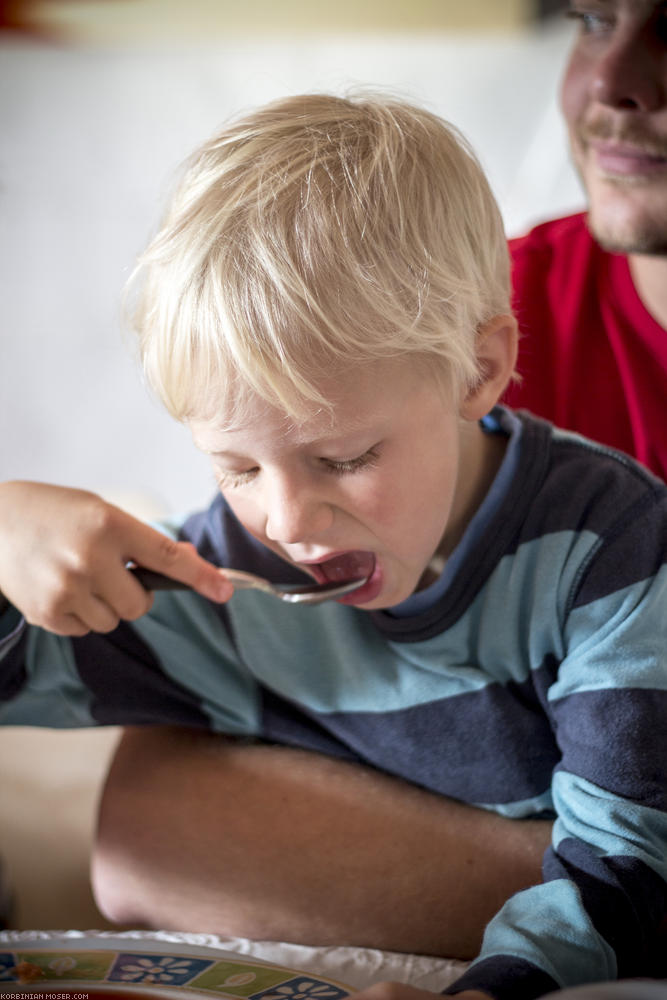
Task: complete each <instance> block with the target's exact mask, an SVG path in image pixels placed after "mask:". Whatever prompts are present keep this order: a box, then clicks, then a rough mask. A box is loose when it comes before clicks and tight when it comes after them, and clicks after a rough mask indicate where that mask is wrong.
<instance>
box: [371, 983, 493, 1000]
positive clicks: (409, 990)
mask: <svg viewBox="0 0 667 1000" xmlns="http://www.w3.org/2000/svg"><path fill="white" fill-rule="evenodd" d="M454 995H455V997H456V1000H490V997H489V994H488V993H480V992H479V991H478V990H464V992H463V993H456V994H454ZM435 997H438V1000H442V994H441V993H432V992H431V991H430V990H420V989H417V987H416V986H406V985H405V984H404V983H376V984H375V986H370V987H369V988H368V989H367V990H361V991H360V992H359V993H355V994H354V1000H434V998H435Z"/></svg>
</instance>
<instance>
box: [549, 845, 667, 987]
mask: <svg viewBox="0 0 667 1000" xmlns="http://www.w3.org/2000/svg"><path fill="white" fill-rule="evenodd" d="M544 878H545V881H546V880H550V879H559V878H569V879H571V880H573V881H575V882H576V884H577V887H578V889H579V892H580V893H581V897H582V902H583V905H584V906H585V908H586V912H587V913H588V915H589V916H590V918H591V920H592V922H593V925H594V926H595V929H596V930H597V932H598V933H599V934H601V935H602V937H603V938H604V939H605V941H607V942H608V943H609V944H610V945H611V947H612V948H613V949H614V952H615V954H616V962H617V965H618V976H619V978H629V977H631V976H640V975H642V974H643V973H644V972H645V970H646V969H647V968H650V963H651V961H652V958H653V955H654V951H655V943H656V941H655V939H656V933H657V930H658V927H659V926H660V923H661V921H662V918H663V916H664V915H665V913H667V886H666V885H665V883H664V882H663V881H662V879H660V878H659V877H658V876H657V875H656V873H655V872H654V871H652V870H651V869H650V868H648V867H647V866H646V865H644V864H643V863H642V862H641V861H638V860H637V859H636V858H632V857H627V856H626V857H620V858H618V857H617V858H612V857H605V858H601V857H598V856H597V855H596V854H595V853H593V852H592V851H591V850H590V848H588V847H587V845H586V844H583V843H581V842H580V841H577V840H574V839H570V838H568V839H565V840H561V841H560V843H559V845H558V853H557V854H556V853H555V852H554V851H548V852H547V855H546V858H545V864H544Z"/></svg>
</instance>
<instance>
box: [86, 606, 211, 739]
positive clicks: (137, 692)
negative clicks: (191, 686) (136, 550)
mask: <svg viewBox="0 0 667 1000" xmlns="http://www.w3.org/2000/svg"><path fill="white" fill-rule="evenodd" d="M72 648H73V650H74V657H75V661H76V668H77V671H78V673H79V676H80V677H81V680H82V681H83V683H84V684H85V685H86V687H87V688H88V689H89V691H90V693H91V696H92V701H91V709H90V710H91V714H92V716H93V718H94V719H95V720H96V721H97V722H98V723H99V724H100V725H129V726H132V725H143V724H147V723H154V724H156V725H169V724H174V725H183V726H198V727H203V728H210V720H209V718H208V716H207V715H206V714H205V713H204V712H203V711H202V709H201V707H200V705H199V700H198V698H197V697H196V696H195V694H194V693H193V692H192V691H189V690H188V689H187V688H184V687H182V686H181V685H180V684H178V683H177V682H176V681H174V680H173V679H172V678H170V677H168V676H167V675H166V674H165V673H164V672H163V671H162V668H161V666H160V663H159V661H158V659H157V658H156V656H155V654H154V653H153V652H152V651H151V649H150V648H149V647H148V646H147V645H146V643H145V642H143V640H142V639H140V638H139V636H138V635H137V633H136V632H134V631H133V630H132V627H131V626H130V625H128V624H127V623H126V622H121V624H120V625H119V626H118V628H117V629H115V630H114V631H113V632H110V633H109V634H108V635H96V634H94V633H90V634H89V635H87V636H84V637H83V638H81V639H75V640H73V642H72Z"/></svg>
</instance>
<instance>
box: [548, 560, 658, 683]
mask: <svg viewBox="0 0 667 1000" xmlns="http://www.w3.org/2000/svg"><path fill="white" fill-rule="evenodd" d="M666 600H667V566H665V567H663V568H662V569H661V570H660V572H659V573H658V574H657V575H656V576H655V577H654V578H652V579H649V580H641V581H639V582H638V583H635V584H632V585H631V586H629V587H625V588H623V590H619V591H616V592H615V593H613V594H609V595H608V596H607V597H604V598H601V599H600V600H598V601H593V602H591V603H590V604H586V605H584V606H582V607H580V608H573V610H572V611H571V613H570V615H569V619H568V622H567V627H566V639H567V646H568V649H569V650H571V651H572V653H571V655H569V656H568V657H566V658H565V659H564V660H563V662H562V663H561V666H560V670H559V678H558V681H557V682H556V683H555V684H554V685H553V686H552V687H551V688H550V690H549V698H550V699H551V700H552V701H555V700H557V699H559V698H564V697H566V696H568V695H571V694H574V693H577V692H580V691H595V690H601V689H605V688H612V689H617V688H622V687H632V688H645V689H652V690H657V691H666V690H667V657H666V656H665V650H667V614H666V613H665V601H666Z"/></svg>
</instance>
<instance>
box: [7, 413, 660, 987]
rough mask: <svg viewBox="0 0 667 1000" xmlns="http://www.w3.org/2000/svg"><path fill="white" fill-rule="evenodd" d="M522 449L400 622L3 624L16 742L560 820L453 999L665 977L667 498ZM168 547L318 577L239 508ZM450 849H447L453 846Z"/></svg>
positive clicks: (590, 462)
mask: <svg viewBox="0 0 667 1000" xmlns="http://www.w3.org/2000/svg"><path fill="white" fill-rule="evenodd" d="M486 429H487V430H488V431H489V433H503V434H506V435H508V437H509V445H508V448H507V451H506V455H505V459H504V462H503V465H502V466H501V468H500V471H499V473H498V475H497V477H496V480H495V482H494V484H493V485H492V487H491V490H490V491H489V493H488V495H487V497H486V498H485V500H484V502H483V503H482V505H481V506H480V508H479V509H478V511H477V513H476V514H475V516H474V517H473V519H472V520H471V522H470V524H469V525H468V528H467V530H466V532H465V534H464V536H463V538H462V539H461V541H460V543H459V545H458V547H457V549H456V550H455V552H454V553H453V554H452V555H451V557H450V559H449V560H448V562H447V564H446V565H445V568H444V570H443V572H442V575H441V576H440V578H439V579H438V580H437V581H436V582H435V583H433V584H432V586H431V587H429V588H428V589H427V590H425V591H422V592H420V593H418V594H415V595H413V597H411V598H410V599H409V600H408V601H406V602H404V603H403V604H402V605H398V606H397V607H394V608H390V609H387V610H383V611H374V612H364V611H362V610H360V609H358V608H354V607H351V606H345V605H341V604H337V603H335V602H328V603H326V604H322V605H319V606H315V607H303V606H297V605H289V604H284V603H281V602H279V601H276V600H275V599H273V598H272V597H270V596H267V595H266V594H262V593H258V592H255V591H240V592H238V593H237V594H235V595H234V597H233V598H232V600H231V601H230V602H229V603H228V604H225V605H220V606H218V605H214V604H212V603H209V602H207V601H205V600H204V599H202V598H200V597H198V596H197V595H195V594H192V593H187V592H185V593H184V592H167V593H161V594H158V595H156V600H155V603H154V606H153V608H152V610H151V611H150V613H149V614H147V615H145V616H144V617H143V618H141V619H139V620H138V621H136V622H134V623H132V624H128V623H122V624H121V625H120V626H119V627H118V628H117V629H116V630H115V631H114V632H112V633H110V634H108V635H92V634H91V635H88V636H85V637H83V638H80V639H79V638H77V639H63V638H61V637H59V636H55V635H52V634H50V633H47V632H45V631H43V630H40V629H37V628H32V627H26V626H25V625H24V624H23V623H22V622H21V621H20V616H19V615H18V612H16V611H15V610H14V609H10V610H9V611H7V612H6V613H5V615H4V616H3V617H2V619H1V621H0V624H2V626H3V628H2V632H1V633H0V635H2V636H4V639H3V640H2V644H1V645H0V654H3V655H4V662H3V665H2V668H1V669H0V698H1V701H0V722H4V723H6V724H29V725H44V724H48V725H50V726H64V727H71V726H89V725H98V724H106V723H113V724H132V725H137V724H143V723H160V724H167V723H171V724H173V723H176V724H178V723H182V724H185V725H189V726H200V727H205V728H207V729H210V730H214V731H218V732H224V733H231V734H239V735H246V736H252V737H256V738H259V739H263V740H267V741H271V742H277V743H280V744H285V745H291V746H298V747H303V748H307V749H311V750H315V751H320V752H322V753H325V754H331V755H335V756H337V757H341V758H345V759H349V760H352V761H361V762H364V763H365V764H368V765H371V766H373V767H376V768H378V769H380V770H382V771H384V772H388V773H390V774H393V775H397V776H400V777H402V778H404V779H406V780H408V781H410V782H413V783H415V784H417V785H419V786H422V787H423V788H426V789H428V790H431V791H432V792H435V793H437V794H440V795H445V796H451V797H452V798H455V799H459V800H461V801H463V802H468V803H471V804H474V805H477V806H480V807H482V808H484V809H490V810H493V811H495V812H498V813H501V814H502V815H505V816H508V817H512V818H516V819H517V820H520V819H521V818H525V817H535V816H553V817H554V818H555V825H554V833H553V842H552V847H551V848H550V849H549V850H548V851H547V853H546V855H545V859H544V867H543V883H542V884H540V885H538V886H535V887H533V888H531V889H528V890H526V891H524V892H521V893H519V894H517V895H516V896H514V897H513V898H512V899H511V900H510V901H509V902H508V903H507V904H506V905H505V906H504V907H503V909H502V910H501V911H500V912H499V913H498V914H497V916H496V917H495V918H494V919H493V921H492V922H491V923H490V925H489V927H488V928H487V932H486V935H485V939H484V943H483V948H482V951H481V954H480V956H479V958H478V959H477V960H476V961H475V962H474V963H473V964H472V966H471V967H470V969H469V970H468V971H467V972H466V973H465V975H464V977H463V978H462V979H460V980H458V981H457V983H455V984H454V985H453V986H450V987H449V989H448V990H447V991H446V992H447V993H455V992H459V991H461V990H463V989H464V988H467V989H480V990H484V991H486V992H488V993H490V994H491V995H492V996H494V997H497V998H499V1000H505V998H507V1000H510V998H511V1000H530V998H533V997H539V996H541V995H543V994H544V993H548V992H550V991H552V990H554V989H557V988H561V987H565V986H574V985H577V984H580V983H585V982H593V981H599V980H610V979H616V978H621V977H622V978H628V977H632V976H642V975H650V974H656V973H655V969H654V966H653V965H652V964H651V963H652V962H653V961H654V958H655V954H656V951H657V947H656V945H657V928H658V925H659V923H660V921H661V919H662V917H663V916H664V914H665V913H667V725H665V719H667V566H666V561H667V560H666V554H667V487H666V486H665V485H664V484H663V483H661V482H660V481H659V480H657V479H656V478H654V477H653V476H652V475H651V474H650V473H649V472H647V471H646V470H644V469H643V468H642V467H641V466H639V465H637V464H636V463H634V462H633V461H632V460H631V459H629V458H627V457H626V456H624V455H622V454H621V453H619V452H614V451H611V450H609V449H607V448H605V447H603V446H599V445H596V444H593V443H592V442H589V441H585V440H584V439H582V438H579V437H577V436H576V435H574V434H570V433H567V432H563V431H557V430H555V429H554V428H552V427H551V425H549V424H547V423H546V422H544V421H542V420H538V419H537V418H534V417H530V416H527V415H525V414H513V413H511V412H509V411H507V410H504V409H502V408H498V409H497V410H495V411H494V413H493V414H492V415H491V418H490V419H489V420H487V422H486ZM168 530H169V531H170V532H172V533H173V534H174V535H176V536H178V537H180V538H186V539H189V540H191V541H193V542H194V543H195V545H196V546H197V548H198V550H199V552H200V553H201V554H202V555H204V556H205V557H206V558H208V559H210V560H211V561H213V562H215V563H217V564H219V565H231V566H235V567H237V568H243V569H248V570H251V571H255V572H259V573H261V574H263V575H265V576H267V577H269V578H270V579H273V580H276V581H289V580H296V579H299V580H301V579H303V577H302V575H301V573H300V572H299V571H297V570H296V569H295V568H294V567H289V566H287V565H286V564H285V563H284V562H283V561H281V560H280V559H279V558H278V557H277V556H276V555H275V554H273V553H271V552H269V551H268V550H266V549H265V548H264V547H263V546H262V545H261V544H260V543H259V542H257V541H256V540H255V539H253V538H252V536H250V535H249V534H248V533H247V532H246V531H245V530H244V529H243V528H242V527H241V526H240V524H239V523H238V521H237V520H236V519H235V517H234V515H233V514H232V513H231V511H230V510H229V508H228V507H227V506H226V505H225V503H224V501H223V500H222V498H220V497H218V498H217V499H216V500H215V501H214V503H213V504H212V506H211V507H210V508H209V509H208V510H207V511H206V512H204V513H200V514H196V515H193V516H190V517H189V518H187V519H185V520H184V521H182V523H178V524H174V525H171V526H170V527H169V528H168ZM434 850H437V846H436V845H434Z"/></svg>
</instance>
